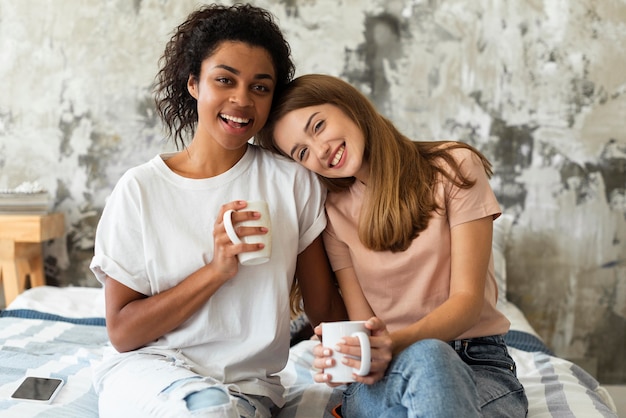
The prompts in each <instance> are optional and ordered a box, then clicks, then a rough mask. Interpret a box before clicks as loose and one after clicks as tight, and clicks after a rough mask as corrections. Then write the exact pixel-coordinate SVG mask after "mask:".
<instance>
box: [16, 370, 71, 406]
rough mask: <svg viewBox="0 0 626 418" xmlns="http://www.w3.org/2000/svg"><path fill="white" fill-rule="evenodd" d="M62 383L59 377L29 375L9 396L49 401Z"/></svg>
mask: <svg viewBox="0 0 626 418" xmlns="http://www.w3.org/2000/svg"><path fill="white" fill-rule="evenodd" d="M62 384H63V380H61V379H53V378H48V377H30V376H29V377H27V378H25V379H24V381H23V382H22V384H21V385H20V386H19V387H18V388H17V389H16V390H15V392H13V395H11V397H12V398H19V399H29V400H33V401H49V400H50V399H51V398H52V396H53V395H54V393H55V392H56V391H57V389H58V388H59V386H61V385H62Z"/></svg>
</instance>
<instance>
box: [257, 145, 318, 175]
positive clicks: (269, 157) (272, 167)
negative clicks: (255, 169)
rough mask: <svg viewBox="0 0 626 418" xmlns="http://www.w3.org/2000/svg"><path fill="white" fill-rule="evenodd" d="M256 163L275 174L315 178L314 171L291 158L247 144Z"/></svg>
mask: <svg viewBox="0 0 626 418" xmlns="http://www.w3.org/2000/svg"><path fill="white" fill-rule="evenodd" d="M249 147H250V148H251V150H250V151H251V152H254V158H255V161H256V163H257V164H262V165H263V166H264V167H265V168H266V169H267V170H268V171H272V172H274V173H276V174H285V175H288V176H296V177H297V178H302V179H306V178H317V176H315V174H314V173H312V172H311V171H309V170H307V169H306V168H304V167H303V166H301V165H300V164H298V163H296V162H295V161H294V160H292V159H291V158H287V157H285V156H282V155H278V154H275V153H273V152H271V151H268V150H266V149H263V148H261V147H259V146H257V145H249Z"/></svg>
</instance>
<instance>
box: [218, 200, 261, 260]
mask: <svg viewBox="0 0 626 418" xmlns="http://www.w3.org/2000/svg"><path fill="white" fill-rule="evenodd" d="M246 206H247V202H246V201H244V200H236V201H233V202H230V203H227V204H225V205H222V207H221V208H220V212H219V214H218V216H217V219H216V221H215V230H216V231H219V230H221V228H224V230H226V228H225V226H226V225H225V222H224V214H226V212H227V211H231V212H230V213H229V214H227V215H226V216H227V217H228V216H230V219H231V222H230V223H231V224H232V226H233V230H234V233H235V235H236V237H233V238H232V239H231V241H233V240H235V241H236V238H243V237H247V236H252V235H264V234H266V233H267V232H268V229H267V228H266V227H264V226H243V225H241V223H242V222H245V221H254V220H257V219H259V218H260V217H261V213H260V212H258V211H253V210H245V207H246ZM238 244H239V243H238V242H235V245H238ZM242 248H243V249H244V251H257V250H259V249H261V248H263V245H260V244H258V245H255V244H249V245H247V246H246V245H244V246H243V247H242Z"/></svg>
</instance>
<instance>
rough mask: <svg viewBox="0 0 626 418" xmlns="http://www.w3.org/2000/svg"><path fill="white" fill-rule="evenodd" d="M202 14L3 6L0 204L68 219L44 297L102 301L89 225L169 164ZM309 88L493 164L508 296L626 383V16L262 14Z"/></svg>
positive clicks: (380, 6)
mask: <svg viewBox="0 0 626 418" xmlns="http://www.w3.org/2000/svg"><path fill="white" fill-rule="evenodd" d="M196 3H197V2H196V1H195V0H193V1H192V0H143V1H142V0H135V1H133V2H130V1H127V0H109V1H95V0H94V1H91V2H85V1H83V0H54V1H53V0H48V1H46V0H21V1H13V0H0V89H1V90H0V170H1V174H0V188H4V187H15V186H17V185H18V184H19V183H21V182H22V181H34V180H37V181H39V182H40V183H42V184H43V185H44V186H45V187H47V188H48V189H49V190H50V191H51V193H52V194H53V195H54V196H55V208H56V209H57V210H59V211H63V212H65V213H66V216H67V236H66V239H64V240H57V241H55V242H54V243H53V244H52V245H49V246H48V247H46V254H47V266H46V267H47V273H48V276H49V281H50V282H52V283H59V284H68V283H72V284H78V285H86V286H92V285H96V282H95V279H94V278H93V277H92V276H91V274H90V273H89V272H88V270H87V265H88V263H89V259H90V257H91V254H92V247H93V235H94V227H95V225H96V223H97V220H98V217H99V214H100V211H101V210H102V207H103V205H104V201H105V198H106V196H107V194H108V193H109V192H110V190H111V187H112V186H113V185H114V184H115V182H116V181H117V179H118V178H119V177H120V175H121V174H122V172H123V171H124V170H126V169H127V168H128V167H130V166H133V165H136V164H138V163H140V162H143V161H146V160H147V159H149V158H150V157H152V156H153V155H155V154H156V153H158V152H161V151H164V150H167V149H171V146H170V145H168V144H166V143H165V142H164V141H163V140H162V133H161V129H160V124H159V122H158V120H157V118H156V117H155V113H154V110H153V106H152V97H151V83H152V81H153V78H154V75H155V73H156V70H157V60H158V58H159V56H160V54H161V52H162V50H163V47H164V45H165V42H166V40H167V39H168V38H169V35H171V31H172V29H173V28H174V27H175V26H176V25H177V24H179V23H180V22H181V21H182V19H183V18H184V17H185V16H186V15H187V14H188V13H189V12H190V11H191V10H192V9H193V8H194V7H195V6H196ZM254 3H255V4H257V5H261V6H264V7H267V8H268V9H270V10H271V11H272V12H273V13H274V14H275V15H276V16H277V18H278V19H279V24H280V25H281V27H282V28H283V29H284V31H285V33H286V35H287V37H288V39H289V41H290V43H291V46H292V49H293V54H294V57H295V60H296V63H297V66H298V73H299V74H302V73H309V72H324V73H330V74H333V75H338V76H341V77H343V78H345V79H346V80H348V81H350V82H352V83H353V84H354V85H356V86H358V87H359V88H360V89H362V91H364V92H365V93H366V94H368V95H369V96H370V97H371V98H372V99H373V100H374V102H375V103H376V105H377V106H378V108H379V109H380V110H381V111H382V112H383V113H384V114H386V115H387V116H388V117H390V118H391V119H392V120H394V121H395V122H396V123H397V125H398V126H399V127H400V128H401V129H402V130H403V131H404V132H405V133H406V134H408V135H409V136H411V137H413V138H415V139H420V140H421V139H428V140H430V139H458V140H463V141H467V142H470V143H472V144H474V145H475V146H477V147H478V148H479V149H481V150H483V151H484V152H485V153H486V154H487V156H488V157H489V158H490V159H491V160H492V162H493V163H494V165H495V171H496V173H495V176H494V178H493V181H492V185H493V187H494V189H495V190H496V193H497V195H498V198H499V200H500V202H501V204H502V207H503V209H504V210H505V212H507V213H510V214H512V215H514V216H515V217H516V223H515V225H514V227H513V230H512V235H511V244H510V247H509V250H508V259H509V293H508V296H509V298H510V299H511V300H513V301H514V302H515V303H517V304H518V306H520V307H521V308H522V309H523V310H524V312H525V313H526V315H527V316H528V318H529V319H530V321H531V323H532V325H533V326H534V327H535V328H536V329H537V331H538V332H539V333H540V334H541V336H542V337H543V338H544V339H545V341H546V342H547V343H548V344H549V345H550V347H551V348H552V349H554V350H555V351H556V352H557V354H559V355H561V356H564V357H568V358H581V359H583V358H584V359H585V361H586V363H587V364H589V365H591V367H592V368H594V369H595V367H596V366H597V370H591V371H592V372H594V371H595V372H596V374H597V376H598V377H599V378H600V380H601V381H603V382H606V383H616V382H622V383H623V382H625V381H626V358H625V356H624V354H623V349H624V347H625V346H626V129H625V128H626V123H625V119H626V46H625V45H626V2H625V1H624V0H595V1H594V0H526V1H523V0H517V1H514V0H509V1H506V0H502V1H491V0H472V1H469V0H467V1H461V0H430V1H420V0H391V1H389V0H387V1H385V0H372V1H367V2H362V1H357V0H343V1H341V0H301V1H298V0H281V1H271V0H259V1H255V2H254Z"/></svg>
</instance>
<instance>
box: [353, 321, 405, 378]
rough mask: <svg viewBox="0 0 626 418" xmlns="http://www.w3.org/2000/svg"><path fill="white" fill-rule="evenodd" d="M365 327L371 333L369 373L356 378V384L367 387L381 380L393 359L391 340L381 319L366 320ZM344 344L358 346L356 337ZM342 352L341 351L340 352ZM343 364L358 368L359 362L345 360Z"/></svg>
mask: <svg viewBox="0 0 626 418" xmlns="http://www.w3.org/2000/svg"><path fill="white" fill-rule="evenodd" d="M365 327H366V328H367V329H369V330H370V331H371V332H372V335H371V336H370V346H371V348H372V363H371V365H370V372H369V374H368V375H366V376H358V375H357V376H356V378H355V380H356V381H357V382H361V383H365V384H367V385H371V384H374V383H376V382H378V381H379V380H380V379H382V378H383V376H384V375H385V372H386V371H387V367H389V363H390V362H391V359H392V358H393V354H392V340H391V337H390V335H389V331H387V326H386V325H385V323H384V322H383V321H382V319H380V318H377V317H375V316H373V317H371V318H370V319H368V321H367V322H366V323H365ZM346 343H349V344H350V345H356V346H358V345H359V339H358V338H356V337H350V338H346ZM342 351H343V350H342ZM344 363H345V364H347V365H349V366H351V367H358V366H359V361H358V360H352V359H349V358H346V359H345V360H344Z"/></svg>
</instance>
